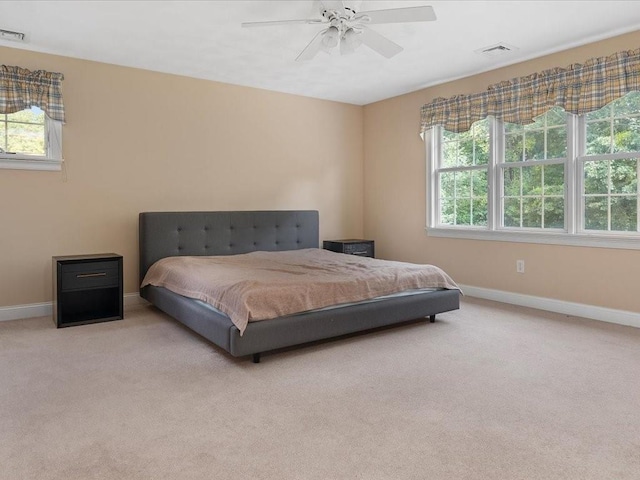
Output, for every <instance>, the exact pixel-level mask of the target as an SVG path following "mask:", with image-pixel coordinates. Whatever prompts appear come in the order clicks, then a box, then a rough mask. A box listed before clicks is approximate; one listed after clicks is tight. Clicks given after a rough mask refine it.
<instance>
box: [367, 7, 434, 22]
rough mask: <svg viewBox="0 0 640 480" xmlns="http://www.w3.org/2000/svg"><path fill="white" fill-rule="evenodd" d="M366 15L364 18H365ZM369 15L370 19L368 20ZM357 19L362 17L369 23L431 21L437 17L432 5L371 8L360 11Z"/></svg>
mask: <svg viewBox="0 0 640 480" xmlns="http://www.w3.org/2000/svg"><path fill="white" fill-rule="evenodd" d="M363 17H364V18H363ZM366 17H369V20H366ZM355 18H356V19H362V21H363V22H366V23H367V25H374V24H379V23H406V22H431V21H433V20H435V19H436V13H435V12H434V11H433V8H432V7H429V6H423V7H407V8H390V9H388V10H371V11H369V12H358V14H357V15H356V16H355Z"/></svg>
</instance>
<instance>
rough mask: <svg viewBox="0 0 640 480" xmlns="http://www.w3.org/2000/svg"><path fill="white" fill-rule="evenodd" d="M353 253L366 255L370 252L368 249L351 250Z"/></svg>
mask: <svg viewBox="0 0 640 480" xmlns="http://www.w3.org/2000/svg"><path fill="white" fill-rule="evenodd" d="M351 253H352V254H353V255H366V254H367V253H369V252H368V251H367V250H360V251H358V252H351Z"/></svg>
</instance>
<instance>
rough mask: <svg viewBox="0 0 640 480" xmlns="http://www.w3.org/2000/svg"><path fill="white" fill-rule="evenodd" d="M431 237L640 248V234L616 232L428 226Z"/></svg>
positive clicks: (628, 248) (428, 233)
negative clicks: (575, 232)
mask: <svg viewBox="0 0 640 480" xmlns="http://www.w3.org/2000/svg"><path fill="white" fill-rule="evenodd" d="M426 230H427V235H429V236H430V237H444V238H461V239H467V240H493V241H496V242H515V243H542V244H549V245H570V246H575V247H598V248H618V249H626V250H640V236H638V235H634V236H631V235H616V234H607V235H602V234H586V233H584V234H568V233H564V232H558V233H552V232H531V231H528V232H513V231H511V232H510V231H504V230H499V231H498V230H494V231H490V230H483V229H477V230H475V229H460V228H446V227H444V228H443V227H439V228H427V229H426Z"/></svg>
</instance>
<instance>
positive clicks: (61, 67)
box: [0, 48, 363, 307]
mask: <svg viewBox="0 0 640 480" xmlns="http://www.w3.org/2000/svg"><path fill="white" fill-rule="evenodd" d="M0 63H3V64H7V65H19V66H21V67H24V68H28V69H31V70H37V69H44V70H49V71H55V72H61V73H63V74H64V76H65V80H64V83H63V93H64V100H65V108H66V112H67V123H66V125H65V127H64V129H63V153H64V158H65V171H64V172H33V171H18V170H0V204H1V206H0V228H1V229H2V233H1V234H0V252H1V253H0V307H3V306H10V305H23V304H31V303H39V302H46V301H50V300H51V296H52V294H51V277H52V274H51V257H52V256H54V255H71V254H84V253H100V252H117V253H120V254H122V255H124V265H125V292H127V293H131V292H136V291H137V278H138V268H137V262H138V255H137V222H138V213H139V212H142V211H153V210H234V209H237V210H254V209H317V210H319V211H320V224H321V225H320V235H321V239H322V238H332V237H334V238H335V237H343V236H344V237H350V236H360V235H362V228H363V227H362V222H363V186H362V182H363V175H362V169H363V144H362V141H363V132H362V126H363V119H362V115H363V108H362V107H357V106H352V105H346V104H341V103H335V102H328V101H322V100H314V99H309V98H304V97H298V96H293V95H286V94H279V93H274V92H268V91H264V90H258V89H251V88H245V87H238V86H231V85H226V84H221V83H216V82H209V81H204V80H195V79H189V78H185V77H179V76H173V75H165V74H161V73H153V72H148V71H143V70H136V69H131V68H123V67H117V66H113V65H106V64H101V63H95V62H88V61H83V60H76V59H70V58H65V57H59V56H54V55H46V54H39V53H32V52H27V51H23V50H17V49H8V48H0Z"/></svg>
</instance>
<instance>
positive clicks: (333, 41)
mask: <svg viewBox="0 0 640 480" xmlns="http://www.w3.org/2000/svg"><path fill="white" fill-rule="evenodd" d="M338 42H340V30H338V27H335V26H331V27H329V28H327V31H326V32H324V34H323V35H322V46H323V48H326V49H330V48H334V47H337V46H338Z"/></svg>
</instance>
